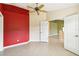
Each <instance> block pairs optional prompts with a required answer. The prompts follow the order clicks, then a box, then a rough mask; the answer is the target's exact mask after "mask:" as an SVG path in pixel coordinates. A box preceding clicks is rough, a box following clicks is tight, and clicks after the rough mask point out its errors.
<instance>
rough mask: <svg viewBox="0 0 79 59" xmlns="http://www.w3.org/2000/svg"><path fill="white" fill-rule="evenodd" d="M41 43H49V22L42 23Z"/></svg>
mask: <svg viewBox="0 0 79 59" xmlns="http://www.w3.org/2000/svg"><path fill="white" fill-rule="evenodd" d="M40 29H41V31H40V41H42V42H48V21H43V22H41V28H40Z"/></svg>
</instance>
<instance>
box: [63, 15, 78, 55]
mask: <svg viewBox="0 0 79 59" xmlns="http://www.w3.org/2000/svg"><path fill="white" fill-rule="evenodd" d="M64 47H65V48H66V49H68V50H70V51H72V52H74V53H76V54H79V16H78V15H71V16H68V17H65V19H64Z"/></svg>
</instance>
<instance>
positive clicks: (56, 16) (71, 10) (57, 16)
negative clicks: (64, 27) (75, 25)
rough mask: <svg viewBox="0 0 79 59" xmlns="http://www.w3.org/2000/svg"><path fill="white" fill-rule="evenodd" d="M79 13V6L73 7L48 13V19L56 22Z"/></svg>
mask: <svg viewBox="0 0 79 59" xmlns="http://www.w3.org/2000/svg"><path fill="white" fill-rule="evenodd" d="M78 12H79V6H78V5H77V6H73V7H69V8H64V9H60V10H56V11H50V12H48V19H49V20H55V19H63V18H64V17H65V16H68V15H71V14H74V13H78Z"/></svg>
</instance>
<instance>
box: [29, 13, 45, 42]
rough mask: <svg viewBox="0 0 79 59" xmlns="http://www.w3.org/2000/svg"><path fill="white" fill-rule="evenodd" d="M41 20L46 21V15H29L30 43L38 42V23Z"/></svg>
mask: <svg viewBox="0 0 79 59" xmlns="http://www.w3.org/2000/svg"><path fill="white" fill-rule="evenodd" d="M43 20H46V13H40V15H37V14H36V13H30V41H39V39H40V32H39V31H40V21H43Z"/></svg>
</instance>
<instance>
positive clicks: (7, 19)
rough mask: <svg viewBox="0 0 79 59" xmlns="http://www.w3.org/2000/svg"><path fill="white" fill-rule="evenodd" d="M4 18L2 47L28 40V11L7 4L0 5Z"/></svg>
mask: <svg viewBox="0 0 79 59" xmlns="http://www.w3.org/2000/svg"><path fill="white" fill-rule="evenodd" d="M1 5H2V7H1V9H2V11H1V12H2V13H3V16H4V46H10V45H14V44H18V43H23V42H27V41H28V40H29V11H28V10H25V9H22V8H19V7H16V6H12V5H7V4H1Z"/></svg>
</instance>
